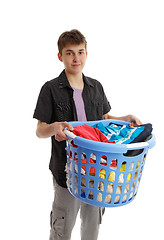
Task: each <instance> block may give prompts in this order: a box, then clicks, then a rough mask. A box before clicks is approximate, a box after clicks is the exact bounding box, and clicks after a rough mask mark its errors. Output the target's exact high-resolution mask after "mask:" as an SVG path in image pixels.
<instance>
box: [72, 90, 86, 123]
mask: <svg viewBox="0 0 164 240" xmlns="http://www.w3.org/2000/svg"><path fill="white" fill-rule="evenodd" d="M73 90H74V92H73V99H74V102H75V106H76V112H77V118H78V121H87V118H86V114H85V108H84V101H83V98H82V92H83V90H82V89H77V88H73Z"/></svg>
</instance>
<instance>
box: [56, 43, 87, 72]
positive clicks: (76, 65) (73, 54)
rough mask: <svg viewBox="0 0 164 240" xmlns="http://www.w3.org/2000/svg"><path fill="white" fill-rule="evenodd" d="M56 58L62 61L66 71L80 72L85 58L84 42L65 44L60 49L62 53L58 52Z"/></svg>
mask: <svg viewBox="0 0 164 240" xmlns="http://www.w3.org/2000/svg"><path fill="white" fill-rule="evenodd" d="M58 58H59V60H60V61H61V62H63V63H64V66H65V69H66V71H67V72H69V73H71V74H78V73H81V72H82V69H83V67H84V65H85V61H86V58H87V52H86V49H85V44H83V43H82V44H79V45H72V44H67V45H66V46H65V47H64V48H63V50H62V55H61V54H60V53H58Z"/></svg>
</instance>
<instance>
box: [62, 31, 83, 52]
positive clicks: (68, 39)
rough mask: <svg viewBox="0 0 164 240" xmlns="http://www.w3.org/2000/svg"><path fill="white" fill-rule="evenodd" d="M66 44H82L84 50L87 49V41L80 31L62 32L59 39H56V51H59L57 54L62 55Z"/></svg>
mask: <svg viewBox="0 0 164 240" xmlns="http://www.w3.org/2000/svg"><path fill="white" fill-rule="evenodd" d="M68 43H70V44H74V45H76V44H77V45H78V44H81V43H84V44H85V48H87V41H86V39H85V37H84V35H83V34H82V33H81V32H80V31H78V30H77V29H73V30H71V31H66V32H63V33H62V34H61V35H60V37H59V39H58V50H59V53H60V54H61V55H62V50H63V48H64V47H65V46H66V45H67V44H68Z"/></svg>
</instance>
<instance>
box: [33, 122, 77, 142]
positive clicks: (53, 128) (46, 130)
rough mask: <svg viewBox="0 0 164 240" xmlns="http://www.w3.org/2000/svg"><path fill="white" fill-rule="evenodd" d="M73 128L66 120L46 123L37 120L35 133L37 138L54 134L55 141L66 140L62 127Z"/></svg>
mask: <svg viewBox="0 0 164 240" xmlns="http://www.w3.org/2000/svg"><path fill="white" fill-rule="evenodd" d="M65 128H67V129H68V130H71V131H72V130H73V127H72V125H71V124H69V123H68V122H54V123H51V124H47V123H45V122H41V121H38V125H37V129H36V135H37V136H38V137H39V138H48V137H52V136H54V137H55V139H56V140H57V141H59V142H60V141H63V140H66V139H67V137H66V135H65V133H64V129H65Z"/></svg>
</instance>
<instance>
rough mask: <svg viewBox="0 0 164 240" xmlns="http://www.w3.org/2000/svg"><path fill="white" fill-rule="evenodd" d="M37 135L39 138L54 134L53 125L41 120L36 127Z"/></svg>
mask: <svg viewBox="0 0 164 240" xmlns="http://www.w3.org/2000/svg"><path fill="white" fill-rule="evenodd" d="M36 135H37V137H39V138H49V137H51V136H53V135H54V132H53V127H52V125H51V124H47V123H44V122H40V121H39V122H38V125H37V129H36Z"/></svg>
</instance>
